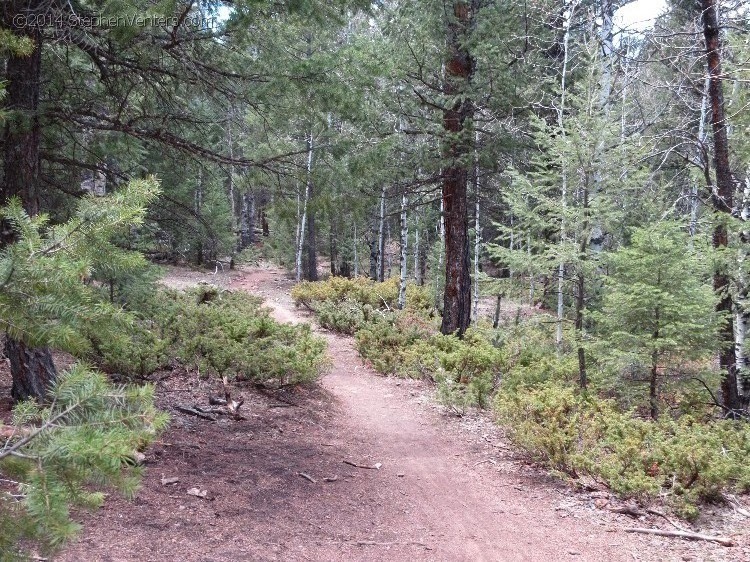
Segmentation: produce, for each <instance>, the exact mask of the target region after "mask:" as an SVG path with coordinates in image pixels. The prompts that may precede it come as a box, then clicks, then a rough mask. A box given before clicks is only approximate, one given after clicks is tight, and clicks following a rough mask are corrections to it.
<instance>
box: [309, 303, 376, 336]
mask: <svg viewBox="0 0 750 562" xmlns="http://www.w3.org/2000/svg"><path fill="white" fill-rule="evenodd" d="M316 312H317V318H318V323H319V324H320V325H321V326H323V327H324V328H327V329H329V330H333V331H334V332H339V333H342V334H349V335H352V334H354V333H355V332H356V331H357V330H359V328H360V327H362V325H363V324H364V323H365V321H366V320H367V319H368V317H370V316H371V315H372V313H373V309H372V307H371V306H370V305H369V304H365V305H362V304H360V303H358V302H356V301H352V300H350V299H344V300H343V301H341V302H338V303H337V302H333V301H323V302H321V303H320V304H318V305H316Z"/></svg>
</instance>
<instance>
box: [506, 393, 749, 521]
mask: <svg viewBox="0 0 750 562" xmlns="http://www.w3.org/2000/svg"><path fill="white" fill-rule="evenodd" d="M495 408H496V412H497V414H498V417H499V420H500V421H501V423H503V424H504V425H506V426H507V427H508V428H509V430H510V432H511V437H512V439H513V440H514V442H515V443H516V444H518V445H519V446H521V447H522V448H523V449H525V450H526V451H528V452H529V453H531V454H532V456H533V457H534V458H536V459H537V460H539V461H541V462H543V463H545V464H547V465H548V466H549V467H551V468H553V469H555V470H557V471H559V472H561V473H564V474H567V475H570V476H572V477H578V476H582V475H588V476H591V477H593V478H594V479H595V480H598V481H600V482H603V483H604V484H606V485H607V486H608V487H609V488H611V489H612V490H613V491H614V492H616V493H618V494H620V495H622V496H625V497H635V498H639V499H643V500H645V499H653V498H656V497H659V496H662V497H666V498H668V501H669V502H670V503H671V504H672V505H673V506H674V507H675V509H676V510H677V512H678V513H679V514H680V515H681V516H683V517H686V518H694V517H696V516H697V515H698V509H697V504H698V503H699V502H701V501H716V500H718V499H720V498H721V497H722V491H723V490H726V489H729V490H734V491H747V490H748V489H750V465H748V463H747V462H746V459H747V456H748V454H750V426H748V425H747V424H746V423H743V422H734V421H726V420H715V421H712V422H709V423H702V422H698V421H697V420H695V419H694V418H692V417H691V416H682V417H680V418H678V419H673V418H669V417H664V418H662V419H660V420H658V421H651V420H644V419H639V418H637V417H635V416H634V415H633V414H632V413H631V412H627V411H622V410H621V409H620V408H619V407H618V405H617V403H616V402H615V401H614V400H611V399H602V398H598V397H597V396H595V395H594V394H592V393H584V392H581V391H579V390H578V389H576V388H575V387H573V386H571V385H568V384H565V383H561V382H559V381H550V382H547V383H544V384H541V385H539V386H536V387H524V388H519V389H517V391H511V392H500V393H498V394H497V397H496V400H495Z"/></svg>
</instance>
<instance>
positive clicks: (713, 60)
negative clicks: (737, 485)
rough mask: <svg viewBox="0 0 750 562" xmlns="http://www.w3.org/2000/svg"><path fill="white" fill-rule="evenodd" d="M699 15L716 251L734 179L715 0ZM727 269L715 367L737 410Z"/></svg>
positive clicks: (728, 404)
mask: <svg viewBox="0 0 750 562" xmlns="http://www.w3.org/2000/svg"><path fill="white" fill-rule="evenodd" d="M701 8H702V17H703V35H704V37H705V40H706V60H707V64H708V76H709V85H708V98H709V103H710V104H711V128H712V131H713V144H714V166H715V168H716V187H715V189H713V193H712V196H711V202H712V204H713V207H714V212H715V214H716V226H715V227H714V232H713V247H714V248H715V249H717V250H720V249H722V248H726V247H727V244H728V241H729V236H728V232H727V224H726V223H727V220H728V218H729V216H730V215H731V213H732V211H733V206H734V201H733V199H734V180H733V178H732V170H731V168H730V167H729V138H728V135H727V121H726V115H725V111H724V91H723V87H722V82H721V81H722V76H721V38H720V29H719V18H718V13H717V6H716V0H701ZM729 285H730V278H729V272H728V271H727V268H726V266H725V265H721V266H719V267H718V268H717V269H716V271H715V272H714V291H716V293H717V295H718V296H719V303H718V305H717V307H716V310H717V312H719V314H721V316H722V319H721V320H722V325H721V331H720V335H721V344H722V347H721V349H720V351H719V366H720V367H721V370H722V371H723V372H724V379H723V381H722V384H721V391H722V401H723V405H724V407H725V408H726V409H727V411H729V412H741V411H742V410H744V409H746V408H747V404H748V400H747V398H748V397H747V396H742V395H740V392H739V385H738V382H739V380H738V378H739V377H738V373H737V359H736V356H735V347H734V322H733V319H732V312H733V305H732V295H731V291H730V286H729Z"/></svg>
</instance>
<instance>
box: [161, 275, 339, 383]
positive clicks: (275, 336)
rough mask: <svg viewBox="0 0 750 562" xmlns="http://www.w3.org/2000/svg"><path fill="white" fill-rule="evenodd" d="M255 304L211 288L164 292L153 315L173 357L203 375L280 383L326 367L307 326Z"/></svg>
mask: <svg viewBox="0 0 750 562" xmlns="http://www.w3.org/2000/svg"><path fill="white" fill-rule="evenodd" d="M261 302H262V301H261V299H259V298H257V297H253V296H250V295H248V294H246V293H243V292H237V293H232V292H229V291H222V290H220V289H218V288H216V287H211V286H202V287H199V288H197V289H194V290H192V291H188V292H187V293H179V292H176V291H164V293H163V295H162V298H161V302H160V303H159V304H158V305H157V306H156V310H154V311H153V317H154V319H155V321H156V322H157V323H158V324H160V331H161V337H162V338H163V339H165V340H166V341H167V342H168V344H169V345H170V347H171V349H172V350H173V351H172V353H173V355H174V356H175V357H177V358H178V359H179V360H180V361H182V362H183V363H184V364H185V365H187V366H189V367H194V368H197V369H199V370H200V371H201V373H203V374H204V375H210V374H216V375H220V376H224V375H227V376H230V377H233V378H236V379H239V380H253V381H256V382H269V381H273V382H275V383H277V384H282V385H283V384H291V383H299V382H306V381H311V380H313V379H315V378H317V377H318V376H319V375H320V374H321V373H322V372H323V371H324V370H325V368H326V366H327V359H326V356H325V342H324V340H323V339H322V338H319V337H317V336H315V335H313V334H312V331H311V329H310V326H309V325H307V324H299V325H296V326H293V325H291V324H280V323H278V322H276V321H274V320H273V319H271V318H270V316H269V312H268V310H266V309H265V308H263V307H262V306H261Z"/></svg>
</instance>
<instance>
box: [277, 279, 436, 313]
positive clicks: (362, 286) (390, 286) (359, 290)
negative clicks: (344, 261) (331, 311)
mask: <svg viewBox="0 0 750 562" xmlns="http://www.w3.org/2000/svg"><path fill="white" fill-rule="evenodd" d="M398 288H399V280H398V279H397V278H392V279H388V280H387V281H384V282H382V283H377V282H375V281H372V280H370V279H367V278H365V277H354V278H347V277H331V278H329V279H326V280H325V281H303V282H302V283H299V284H298V285H296V286H295V287H294V288H292V298H293V299H294V303H295V304H296V305H297V306H300V305H303V306H306V307H307V308H310V309H311V310H315V311H318V308H319V306H320V304H321V303H334V304H337V303H341V302H344V301H346V300H348V301H351V302H355V303H359V304H360V305H362V306H365V305H369V306H370V307H372V308H373V309H384V310H395V309H396V308H397V307H398ZM431 299H432V297H431V295H430V292H429V291H428V290H427V288H426V287H421V286H419V285H415V284H414V283H409V284H407V286H406V308H407V309H408V310H414V311H427V310H430V309H431V308H432V301H431Z"/></svg>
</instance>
